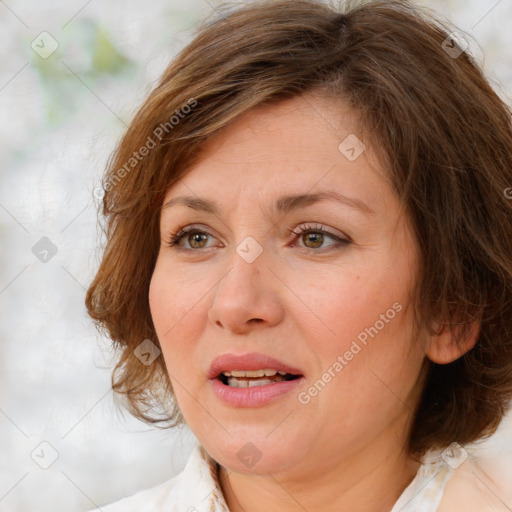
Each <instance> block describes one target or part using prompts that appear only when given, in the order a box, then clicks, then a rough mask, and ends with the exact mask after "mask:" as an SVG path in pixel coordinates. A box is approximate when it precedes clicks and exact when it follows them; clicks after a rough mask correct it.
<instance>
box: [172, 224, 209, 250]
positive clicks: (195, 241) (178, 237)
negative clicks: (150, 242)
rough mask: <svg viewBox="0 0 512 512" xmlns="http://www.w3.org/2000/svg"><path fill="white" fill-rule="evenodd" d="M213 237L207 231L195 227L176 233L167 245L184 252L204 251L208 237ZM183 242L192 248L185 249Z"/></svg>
mask: <svg viewBox="0 0 512 512" xmlns="http://www.w3.org/2000/svg"><path fill="white" fill-rule="evenodd" d="M209 236H211V235H210V233H208V232H207V231H203V230H201V229H197V228H195V227H193V226H190V227H188V228H182V229H179V230H178V231H177V232H176V233H174V234H171V236H170V237H169V239H168V240H167V243H166V245H167V246H168V247H176V246H177V247H179V248H180V249H184V250H194V249H204V248H205V245H204V242H205V241H206V240H207V237H209ZM182 240H184V241H186V242H188V243H189V244H190V247H183V246H182V244H181V242H182Z"/></svg>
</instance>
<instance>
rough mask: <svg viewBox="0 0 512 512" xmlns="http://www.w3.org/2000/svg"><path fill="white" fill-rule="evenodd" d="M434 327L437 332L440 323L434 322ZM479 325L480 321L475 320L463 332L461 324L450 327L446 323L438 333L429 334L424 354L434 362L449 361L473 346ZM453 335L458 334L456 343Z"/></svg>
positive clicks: (442, 362) (446, 362) (444, 362)
mask: <svg viewBox="0 0 512 512" xmlns="http://www.w3.org/2000/svg"><path fill="white" fill-rule="evenodd" d="M435 327H436V330H435V332H438V331H439V327H440V324H438V323H436V325H435ZM480 327H481V324H480V322H479V321H477V320H475V321H474V322H472V323H471V325H470V327H469V328H467V330H466V332H465V333H464V329H462V326H454V327H453V328H452V329H450V327H449V326H448V325H446V326H444V327H443V329H442V331H441V332H440V333H439V334H437V335H436V334H432V335H431V336H430V339H429V341H428V344H427V349H426V351H425V354H426V355H427V357H428V358H429V359H430V360H431V361H432V362H434V363H437V364H448V363H451V362H453V361H455V360H456V359H459V357H462V356H463V355H464V354H465V353H466V352H468V351H470V350H471V349H472V348H473V347H474V346H475V344H476V342H477V340H478V337H479V336H480ZM455 335H458V336H460V340H459V343H458V344H457V342H456V339H455Z"/></svg>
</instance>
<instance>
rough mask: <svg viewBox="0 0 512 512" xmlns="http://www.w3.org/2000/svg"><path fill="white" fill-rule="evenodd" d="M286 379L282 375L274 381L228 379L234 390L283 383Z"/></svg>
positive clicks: (277, 376)
mask: <svg viewBox="0 0 512 512" xmlns="http://www.w3.org/2000/svg"><path fill="white" fill-rule="evenodd" d="M283 380H284V378H283V377H282V376H281V375H276V376H275V377H274V378H273V379H258V380H240V379H237V378H236V377H231V378H228V386H230V387H232V388H252V387H255V386H266V385H268V384H273V383H274V382H281V381H283Z"/></svg>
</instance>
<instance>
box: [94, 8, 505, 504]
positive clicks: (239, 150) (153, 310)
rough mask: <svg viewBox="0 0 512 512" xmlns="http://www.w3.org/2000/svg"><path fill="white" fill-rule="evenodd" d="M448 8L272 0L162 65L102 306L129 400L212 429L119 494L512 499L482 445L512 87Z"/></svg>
mask: <svg viewBox="0 0 512 512" xmlns="http://www.w3.org/2000/svg"><path fill="white" fill-rule="evenodd" d="M450 32H451V29H450V28H449V27H447V26H446V25H443V23H441V22H440V21H438V20H436V19H435V18H434V17H432V16H429V15H427V14H425V13H422V12H421V11H419V10H418V9H416V8H414V7H413V6H412V5H411V4H408V3H405V2H370V3H368V4H364V5H363V4H361V5H354V6H350V7H347V8H346V9H345V11H344V12H340V11H337V10H335V9H333V8H332V7H328V6H326V5H324V4H323V3H321V2H319V1H302V0H299V1H296V0H283V1H277V2H276V1H262V2H256V3H253V4H251V5H248V6H245V7H240V8H238V9H236V10H234V11H226V12H224V13H223V14H222V16H221V18H220V19H217V20H215V21H212V22H210V23H208V24H205V25H204V26H203V27H201V30H200V31H199V33H198V34H197V35H196V37H195V38H194V40H193V41H192V42H191V43H190V44H189V45H188V46H187V47H186V48H185V49H184V50H183V51H182V52H181V53H180V54H179V55H178V57H177V58H176V59H175V60H174V61H173V62H172V63H171V64H170V66H169V67H168V69H167V70H166V71H165V72H164V74H163V76H162V78H161V80H160V82H159V84H158V85H157V87H156V88H155V90H154V91H153V92H152V93H151V94H150V95H149V97H148V98H147V100H146V101H145V102H144V104H143V105H142V107H141V108H140V110H139V112H138V113H137V115H136V116H135V118H134V120H133V121H132V123H131V125H130V127H129V128H128V130H127V132H126V134H125V136H124V138H123V139H122V141H121V142H120V144H119V146H118V148H117V150H116V152H115V154H114V156H113V158H112V160H111V162H110V165H109V169H108V170H107V173H106V175H105V181H104V188H105V196H104V200H103V214H104V215H105V216H106V218H107V220H108V224H107V230H106V237H107V245H106V249H105V253H104V256H103V260H102V262H101V265H100V268H99V270H98V273H97V275H96V277H95V279H94V281H93V283H92V284H91V286H90V288H89V290H88V293H87V297H86V304H87V308H88V311H89V314H90V315H91V317H92V318H94V319H95V320H96V322H97V323H98V325H100V326H102V327H103V328H105V329H106V331H107V333H108V335H109V336H110V337H111V338H112V339H113V340H114V342H115V344H116V346H117V347H118V348H119V349H120V357H119V361H118V364H117V366H116V369H115V371H114V373H113V387H114V389H115V390H116V391H117V392H118V393H120V394H122V395H124V396H125V397H126V399H127V404H128V406H129V407H130V409H131V411H132V412H133V413H134V414H135V415H136V416H137V417H139V418H141V419H143V420H145V421H148V422H152V423H160V424H165V425H166V426H174V425H179V424H183V423H186V424H187V425H188V426H189V427H190V428H191V430H192V431H193V433H194V434H195V436H196V437H197V439H198V441H199V443H198V445H197V446H196V448H195V450H194V451H193V453H192V455H191V457H190V460H189V461H188V464H187V466H186V468H185V469H184V471H183V472H182V473H181V474H180V475H178V476H177V477H175V478H173V479H172V480H170V481H168V482H164V483H163V484H161V485H160V486H157V487H155V488H153V489H149V490H146V491H141V492H139V493H137V494H135V495H134V496H131V497H128V498H126V499H124V500H121V501H119V502H117V503H115V504H112V505H110V506H108V507H103V508H102V510H105V511H107V512H115V511H118V510H119V511H121V510H122V511H124V512H126V511H130V510H134V511H135V510H137V511H141V510H147V511H150V510H152V511H153V510H154V511H160V510H161V511H163V510H165V511H171V510H172V511H174V510H176V511H178V510H179V511H184V510H190V511H206V510H229V511H231V512H239V511H245V512H251V511H261V510H284V511H299V510H307V511H311V512H312V511H331V510H333V511H334V510H336V511H340V510H351V511H353V510H356V511H364V512H377V511H379V512H380V511H390V510H392V512H398V511H402V512H404V511H412V510H415V511H417V510H421V511H434V510H441V511H450V512H452V511H454V510H478V511H480V512H481V511H483V510H502V509H503V510H510V508H503V507H506V506H507V504H506V500H507V499H509V498H510V496H507V492H508V490H507V487H506V486H505V487H503V488H500V487H499V482H496V481H495V480H493V478H494V477H493V476H492V475H491V476H489V475H487V474H486V473H485V472H484V471H483V470H482V468H479V467H478V465H477V464H476V462H475V461H474V460H472V459H473V457H470V455H471V452H470V450H469V448H468V445H469V444H470V443H474V442H476V441H478V440H480V439H483V438H485V437H486V436H489V435H490V434H492V433H493V432H495V430H496V428H497V427H498V425H499V423H500V421H501V419H502V417H503V415H504V413H505V411H506V408H507V405H508V400H509V399H510V397H511V393H512V328H511V327H512V326H511V324H512V302H511V301H510V296H511V293H512V242H511V240H512V237H511V234H512V202H511V201H510V199H509V195H507V191H508V190H510V188H509V187H510V186H511V184H512V149H511V148H512V130H511V123H510V111H509V109H508V107H507V106H506V105H505V104H504V103H503V102H502V101H501V100H500V99H499V97H498V96H497V95H496V93H495V92H494V91H493V90H492V89H491V87H490V86H489V84H488V83H487V81H486V79H485V78H484V77H483V75H482V72H481V71H480V70H479V68H478V66H477V65H476V64H475V62H474V61H473V59H472V58H471V57H470V56H469V55H468V53H467V50H466V48H465V45H464V41H463V39H461V37H460V36H456V35H455V34H451V33H450ZM148 463H150V462H149V461H148ZM461 489H462V491H461ZM510 506H512V502H510V501H509V502H508V507H510ZM499 507H502V508H501V509H500V508H499Z"/></svg>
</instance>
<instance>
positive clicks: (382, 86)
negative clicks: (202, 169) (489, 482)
mask: <svg viewBox="0 0 512 512" xmlns="http://www.w3.org/2000/svg"><path fill="white" fill-rule="evenodd" d="M218 13H219V14H220V16H216V17H215V18H213V19H207V20H205V21H204V22H203V23H202V24H201V26H199V27H198V28H197V32H196V33H195V35H194V38H193V39H192V41H191V42H190V43H189V44H188V45H187V46H186V47H185V48H184V49H183V50H182V51H181V52H180V53H179V54H178V55H177V56H176V57H175V58H174V59H173V60H172V62H171V63H170V64H169V66H168V67H167V69H166V70H165V71H164V73H163V74H162V76H161V78H160V79H159V81H158V83H157V84H156V86H155V87H154V89H153V90H152V91H151V92H150V93H149V95H148V97H147V98H146V100H145V101H144V102H143V104H142V106H141V107H140V109H139V110H138V112H137V113H136V114H135V116H134V118H133V120H132V122H131V124H130V126H129V127H128V129H127V130H126V132H125V134H124V135H123V137H122V139H121V140H120V142H119V143H118V145H117V148H116V149H115V152H114V153H113V154H112V155H111V158H110V160H109V162H108V166H107V169H106V173H105V175H104V181H103V188H104V189H105V195H104V197H103V201H102V210H101V212H100V213H101V214H102V215H103V217H104V218H105V219H106V224H105V226H104V228H103V230H104V235H105V239H106V243H105V247H104V252H103V255H102V259H101V262H100V265H99V268H98V270H97V273H96V275H95V277H94V280H93V281H92V283H91V284H90V287H89V289H88V291H87V294H86V298H85V303H86V307H87V311H88V313H89V315H90V316H91V318H92V319H94V321H95V323H96V324H97V326H98V327H99V328H100V330H103V331H104V332H106V334H107V335H108V337H109V338H110V339H112V340H113V344H114V346H115V347H116V348H117V349H118V354H119V357H118V360H117V364H116V366H115V368H114V371H113V373H112V385H113V389H114V390H115V391H116V392H117V393H119V394H121V395H123V396H124V397H126V399H127V406H128V408H129V409H130V411H131V412H132V413H133V414H135V415H136V416H137V417H139V418H140V419H142V420H144V421H147V422H151V423H154V424H157V425H159V426H166V427H169V426H175V425H179V424H180V423H182V422H183V421H184V419H183V417H182V415H181V413H180V411H179V408H178V406H177V404H176V402H175V400H174V395H173V390H172V385H171V383H170V380H169V377H168V375H167V371H166V368H165V362H164V360H163V357H158V358H156V360H155V361H154V362H153V364H150V365H149V364H142V363H141V361H140V360H139V359H138V358H137V357H136V349H137V347H139V345H140V344H141V342H142V341H143V340H145V339H149V340H151V341H152V342H153V343H154V344H155V345H157V346H158V339H157V335H156V332H155V329H154V326H153V324H152V320H151V314H150V308H149V300H148V290H149V283H150V279H151V276H152V272H153V269H154V266H155V262H156V258H157V255H158V249H159V244H160V237H159V212H160V207H161V204H162V201H163V198H164V195H165V192H166V190H167V189H168V188H169V187H170V186H171V185H172V184H173V183H175V182H176V181H177V180H178V179H180V178H181V177H182V176H183V175H184V174H185V173H186V171H187V168H189V167H190V166H191V164H192V162H193V161H194V158H195V157H196V156H197V155H198V154H199V153H200V151H201V148H202V144H203V142H204V141H205V140H206V139H207V138H209V137H211V136H212V135H214V134H215V133H216V132H217V131H218V130H219V129H220V128H222V127H224V126H226V125H227V124H229V123H230V122H231V121H232V120H233V119H235V118H237V117H238V116H240V115H241V114H243V113H245V112H247V111H248V110H250V109H251V108H253V107H256V106H258V105H262V104H264V103H270V102H273V101H279V100H281V99H284V98H290V97H293V96H297V95H301V94H303V93H305V92H311V91H321V92H322V93H323V94H325V95H329V97H333V98H334V99H336V98H339V99H340V100H343V101H346V102H348V103H349V104H350V105H351V106H352V108H353V109H354V111H355V112H356V113H357V114H358V118H359V121H360V128H361V132H360V133H361V134H362V137H364V138H366V139H367V140H370V139H371V141H372V144H375V149H376V150H377V152H378V154H379V157H380V158H381V161H382V162H384V163H386V167H387V168H388V171H389V179H390V180H391V183H392V185H393V187H394V189H395V190H396V192H397V194H398V196H399V198H400V201H402V203H403V205H404V207H405V210H406V211H407V214H408V216H409V218H410V221H411V224H412V227H413V229H414V233H415V235H416V238H417V241H418V245H419V250H420V253H421V265H420V272H419V276H418V281H417V287H416V288H415V293H414V298H415V300H414V307H415V321H416V325H417V326H426V327H427V328H428V329H429V330H430V332H432V330H431V329H430V326H432V323H433V321H434V320H435V321H438V322H441V324H442V325H443V326H449V328H450V329H453V333H454V337H455V339H456V340H457V341H458V340H459V339H460V338H461V337H463V336H464V335H465V333H466V332H467V329H469V327H470V324H471V322H472V321H474V320H475V319H478V320H479V322H480V326H481V327H480V333H479V337H478V340H477V342H476V345H475V346H474V348H472V349H471V350H469V351H468V352H467V353H465V354H464V355H463V356H462V357H460V358H459V359H457V360H456V361H453V362H452V363H450V364H444V365H441V364H436V363H433V362H431V361H429V360H427V361H426V363H425V364H426V365H428V368H427V369H426V375H427V377H426V379H425V384H424V389H423V391H422V395H421V398H420V400H419V403H418V406H417V409H416V411H415V413H414V414H415V415H414V418H413V421H412V426H411V430H410V434H409V441H408V446H409V449H410V452H411V453H416V454H422V453H424V452H425V451H427V450H429V449H432V448H444V447H446V446H448V445H449V444H451V443H452V442H453V441H457V442H459V443H460V444H466V443H469V442H472V441H475V440H477V439H480V438H483V437H485V436H488V435H490V434H491V433H493V432H494V431H495V430H496V428H497V426H498V424H499V422H500V420H501V418H502V416H503V414H504V413H505V412H506V409H507V406H508V400H509V399H510V397H511V396H512V188H510V187H512V127H511V110H510V108H509V106H508V105H507V104H506V103H505V101H504V100H502V99H500V97H499V96H498V94H497V93H496V92H495V91H494V90H493V88H492V87H491V86H490V84H489V82H488V81H487V80H486V78H485V76H484V74H483V72H482V70H481V68H480V66H479V65H478V63H477V62H476V61H475V59H474V58H473V57H472V56H471V55H470V53H469V51H467V50H466V51H462V50H463V49H464V48H463V47H462V46H461V43H460V39H458V41H459V42H458V43H457V38H455V36H454V35H453V34H451V33H452V32H453V31H454V29H453V27H452V26H451V25H450V24H449V22H448V21H446V20H441V18H439V17H437V16H436V15H435V14H433V13H432V12H430V11H427V10H426V9H420V8H419V7H417V6H414V5H413V4H411V3H410V2H408V1H394V0H393V1H370V2H351V3H349V4H348V5H346V6H345V7H344V8H343V9H341V8H335V7H333V6H328V5H326V4H325V3H323V2H321V1H319V0H277V1H276V0H271V1H269V0H263V1H259V2H252V3H250V4H249V5H245V6H238V7H233V6H230V5H228V6H227V7H225V8H224V9H221V10H220V11H219V10H218Z"/></svg>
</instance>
